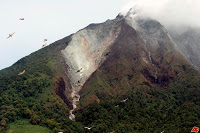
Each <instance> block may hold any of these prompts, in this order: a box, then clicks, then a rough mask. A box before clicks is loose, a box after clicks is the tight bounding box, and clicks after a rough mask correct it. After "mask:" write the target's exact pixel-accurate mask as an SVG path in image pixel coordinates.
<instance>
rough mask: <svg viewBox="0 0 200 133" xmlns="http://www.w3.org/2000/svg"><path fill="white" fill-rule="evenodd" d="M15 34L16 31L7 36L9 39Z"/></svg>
mask: <svg viewBox="0 0 200 133" xmlns="http://www.w3.org/2000/svg"><path fill="white" fill-rule="evenodd" d="M14 34H15V32H14V33H12V34H9V36H8V37H7V39H8V38H10V37H12V36H13V35H14Z"/></svg>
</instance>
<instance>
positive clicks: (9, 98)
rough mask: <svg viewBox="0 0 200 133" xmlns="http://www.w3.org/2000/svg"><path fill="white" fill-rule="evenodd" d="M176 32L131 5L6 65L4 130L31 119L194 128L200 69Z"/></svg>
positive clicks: (0, 86) (135, 128) (0, 84)
mask: <svg viewBox="0 0 200 133" xmlns="http://www.w3.org/2000/svg"><path fill="white" fill-rule="evenodd" d="M172 39H174V38H171V37H170V35H169V34H168V32H167V30H166V29H165V28H164V27H163V26H162V25H161V24H160V23H159V22H158V21H156V20H153V19H150V18H143V17H140V16H137V14H135V13H128V14H127V16H119V17H117V18H116V19H114V20H107V21H106V22H104V23H101V24H91V25H89V26H87V27H86V28H84V29H82V30H80V31H78V32H77V33H75V34H73V35H71V36H69V37H66V38H64V39H61V40H59V41H57V42H55V43H53V44H51V45H49V46H48V47H45V48H43V49H41V50H39V51H37V52H35V53H33V54H31V55H29V56H27V57H24V58H22V59H21V60H19V61H18V62H16V63H15V64H14V65H13V66H11V67H9V68H7V69H4V70H1V71H0V94H1V97H0V101H1V103H0V109H1V111H0V130H1V131H3V130H4V131H5V130H6V129H7V128H8V127H9V126H8V125H9V124H10V123H12V122H14V121H16V120H21V119H28V120H29V121H30V122H31V124H35V125H41V126H46V127H48V128H50V129H51V130H53V131H54V132H59V131H63V132H88V130H87V129H85V128H84V126H92V129H91V130H90V131H91V132H113V131H115V132H161V131H163V130H165V131H166V132H188V131H190V130H191V128H192V127H193V126H199V124H200V123H199V122H198V120H199V119H200V118H199V116H200V111H199V108H200V102H199V100H200V99H199V94H200V73H199V71H197V70H195V69H194V67H193V66H192V64H190V63H189V62H188V61H187V60H188V58H185V57H184V56H185V55H184V56H183V55H182V53H180V52H179V51H177V50H176V45H175V43H174V42H173V40H172ZM180 45H181V42H180ZM191 56H192V55H191ZM192 58H193V56H192ZM189 61H190V60H189ZM23 70H26V72H25V74H24V75H21V76H18V75H17V74H18V73H19V72H21V71H23ZM123 100H125V101H123ZM75 116H76V117H75ZM70 119H71V120H75V121H71V120H70Z"/></svg>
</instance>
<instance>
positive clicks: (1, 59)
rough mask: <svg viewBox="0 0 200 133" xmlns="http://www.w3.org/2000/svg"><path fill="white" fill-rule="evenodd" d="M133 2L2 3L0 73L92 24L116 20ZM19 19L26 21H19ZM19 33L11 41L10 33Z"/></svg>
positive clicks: (57, 0) (39, 0) (54, 0)
mask: <svg viewBox="0 0 200 133" xmlns="http://www.w3.org/2000/svg"><path fill="white" fill-rule="evenodd" d="M128 2H130V0H0V18H1V21H0V70H1V69H3V68H5V67H8V66H10V65H12V64H13V63H15V62H16V61H17V60H19V59H20V58H22V57H24V56H26V55H29V54H30V53H32V52H34V51H37V50H39V49H40V48H41V46H42V45H43V44H44V43H43V39H45V38H47V39H48V42H47V43H48V44H50V43H53V42H55V41H57V40H59V39H62V38H64V37H66V36H68V35H70V34H71V33H75V32H76V31H78V30H80V29H82V28H84V27H85V26H87V25H89V24H90V23H99V22H104V21H106V20H107V19H113V18H115V17H116V16H117V14H118V13H119V12H120V9H121V8H122V7H123V6H124V5H126V4H127V3H128ZM19 18H25V20H24V21H19ZM13 32H16V33H15V34H14V36H13V37H12V38H10V39H6V38H7V37H8V34H10V33H13Z"/></svg>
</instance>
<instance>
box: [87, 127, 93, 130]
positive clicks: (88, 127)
mask: <svg viewBox="0 0 200 133" xmlns="http://www.w3.org/2000/svg"><path fill="white" fill-rule="evenodd" d="M85 128H86V129H88V130H90V129H92V128H93V127H85Z"/></svg>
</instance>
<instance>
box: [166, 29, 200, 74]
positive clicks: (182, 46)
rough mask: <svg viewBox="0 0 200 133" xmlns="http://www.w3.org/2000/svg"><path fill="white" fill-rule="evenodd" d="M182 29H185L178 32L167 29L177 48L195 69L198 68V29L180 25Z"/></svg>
mask: <svg viewBox="0 0 200 133" xmlns="http://www.w3.org/2000/svg"><path fill="white" fill-rule="evenodd" d="M182 29H186V31H184V32H181V33H179V32H177V31H174V30H172V29H169V33H170V35H171V36H172V38H173V40H174V42H175V43H176V45H177V48H178V50H179V51H181V52H182V53H183V55H184V56H185V58H186V59H187V60H188V61H189V62H190V63H191V64H192V65H193V66H194V67H195V68H196V69H197V70H200V52H199V51H200V29H199V28H192V27H188V28H185V27H182Z"/></svg>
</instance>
